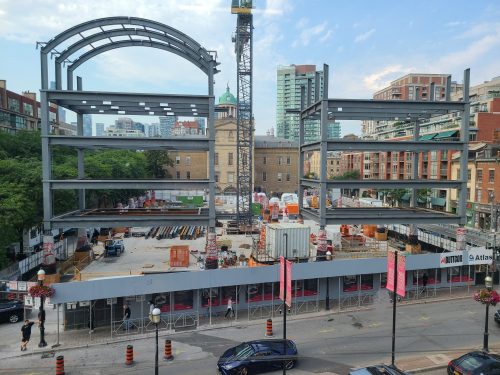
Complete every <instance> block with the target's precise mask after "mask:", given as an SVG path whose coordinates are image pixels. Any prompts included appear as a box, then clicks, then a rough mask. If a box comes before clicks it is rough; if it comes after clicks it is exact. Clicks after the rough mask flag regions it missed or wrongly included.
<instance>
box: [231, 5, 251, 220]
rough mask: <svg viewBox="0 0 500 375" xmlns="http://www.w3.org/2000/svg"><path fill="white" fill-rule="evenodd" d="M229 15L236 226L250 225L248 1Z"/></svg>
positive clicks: (249, 33)
mask: <svg viewBox="0 0 500 375" xmlns="http://www.w3.org/2000/svg"><path fill="white" fill-rule="evenodd" d="M231 13H232V14H236V15H237V16H238V19H237V24H236V33H235V35H234V36H233V42H234V43H235V52H236V65H237V79H238V83H237V143H236V148H237V194H238V199H237V211H236V212H237V220H238V226H239V227H240V228H241V227H242V225H243V226H245V227H246V226H247V225H250V227H251V225H252V210H251V204H252V187H253V181H252V179H253V155H252V153H253V113H252V91H253V86H252V75H253V71H252V64H253V62H252V60H253V52H252V49H253V15H252V1H247V0H233V1H232V3H231Z"/></svg>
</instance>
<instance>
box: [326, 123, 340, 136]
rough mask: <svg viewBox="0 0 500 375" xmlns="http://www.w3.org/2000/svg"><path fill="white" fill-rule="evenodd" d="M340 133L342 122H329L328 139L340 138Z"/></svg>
mask: <svg viewBox="0 0 500 375" xmlns="http://www.w3.org/2000/svg"><path fill="white" fill-rule="evenodd" d="M340 133H341V131H340V122H338V121H335V122H331V123H329V124H328V139H338V138H340Z"/></svg>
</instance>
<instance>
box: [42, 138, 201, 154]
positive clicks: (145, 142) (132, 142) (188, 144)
mask: <svg viewBox="0 0 500 375" xmlns="http://www.w3.org/2000/svg"><path fill="white" fill-rule="evenodd" d="M45 138H48V139H49V144H50V145H52V146H54V145H63V146H74V147H79V148H86V149H92V148H95V149H99V148H108V149H129V150H130V149H136V150H193V151H208V143H209V140H208V138H207V137H206V136H197V135H194V136H188V137H170V138H149V137H141V138H135V137H90V138H88V137H83V136H65V135H49V136H45Z"/></svg>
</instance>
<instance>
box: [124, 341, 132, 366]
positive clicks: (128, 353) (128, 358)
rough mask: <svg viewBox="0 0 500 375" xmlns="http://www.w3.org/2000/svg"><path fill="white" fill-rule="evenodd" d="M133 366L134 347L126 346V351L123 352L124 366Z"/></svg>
mask: <svg viewBox="0 0 500 375" xmlns="http://www.w3.org/2000/svg"><path fill="white" fill-rule="evenodd" d="M133 364H134V347H133V346H132V345H127V351H126V352H125V365H127V366H132V365H133Z"/></svg>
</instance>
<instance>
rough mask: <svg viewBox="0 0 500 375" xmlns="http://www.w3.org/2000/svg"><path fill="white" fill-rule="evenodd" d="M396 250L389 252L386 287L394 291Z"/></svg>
mask: <svg viewBox="0 0 500 375" xmlns="http://www.w3.org/2000/svg"><path fill="white" fill-rule="evenodd" d="M394 258H395V257H394V252H393V251H388V252H387V283H386V286H385V287H386V288H387V289H388V290H390V291H391V292H394V260H395V259H394Z"/></svg>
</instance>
